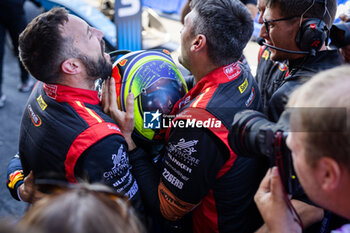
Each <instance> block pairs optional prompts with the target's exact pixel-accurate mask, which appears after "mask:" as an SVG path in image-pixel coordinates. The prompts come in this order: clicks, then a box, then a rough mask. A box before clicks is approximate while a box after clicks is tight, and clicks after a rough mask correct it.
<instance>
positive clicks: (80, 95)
mask: <svg viewBox="0 0 350 233" xmlns="http://www.w3.org/2000/svg"><path fill="white" fill-rule="evenodd" d="M43 88H44V91H45V93H46V95H47V96H48V97H50V98H52V99H54V100H56V101H57V102H72V101H81V102H83V103H88V104H94V105H96V104H99V103H100V99H99V98H98V92H97V91H94V90H86V89H80V88H74V87H68V86H64V85H59V84H46V83H44V85H43Z"/></svg>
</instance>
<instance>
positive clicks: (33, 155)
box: [19, 82, 143, 212]
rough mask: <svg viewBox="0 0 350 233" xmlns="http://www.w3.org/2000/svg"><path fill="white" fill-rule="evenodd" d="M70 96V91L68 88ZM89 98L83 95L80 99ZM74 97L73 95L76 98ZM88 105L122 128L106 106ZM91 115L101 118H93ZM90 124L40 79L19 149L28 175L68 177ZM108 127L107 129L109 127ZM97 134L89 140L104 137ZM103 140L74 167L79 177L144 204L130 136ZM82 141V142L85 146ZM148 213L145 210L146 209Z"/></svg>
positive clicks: (62, 178) (72, 98)
mask: <svg viewBox="0 0 350 233" xmlns="http://www.w3.org/2000/svg"><path fill="white" fill-rule="evenodd" d="M67 88H68V87H66V89H67ZM73 89H74V88H73ZM74 90H77V89H74ZM67 95H69V94H67V92H66V96H67ZM83 96H84V95H83V94H81V95H80V96H79V97H80V98H82V97H83ZM40 97H41V98H42V99H43V101H44V102H45V104H46V105H47V106H46V108H44V109H42V108H41V107H42V106H40V104H39V101H38V99H39V98H40ZM68 98H69V97H68ZM74 98H75V97H74V95H72V96H71V98H69V99H71V100H72V101H73V100H74ZM96 98H97V92H96ZM41 104H43V102H41ZM84 106H85V109H89V111H90V112H93V113H94V114H96V115H97V116H98V117H100V118H101V119H102V120H103V122H110V123H111V124H108V127H112V128H113V127H116V125H114V121H113V120H112V119H111V118H110V117H109V116H108V115H106V114H104V113H103V111H102V108H101V106H100V105H98V104H97V105H93V104H89V103H85V104H84ZM89 111H87V112H89ZM97 116H96V117H97ZM90 117H91V119H95V118H94V117H93V116H90ZM32 119H34V120H32ZM35 119H40V125H35V124H34V123H35V122H36V120H35ZM96 122H97V121H96ZM89 127H90V125H89V124H88V123H87V122H86V121H85V120H84V118H83V117H82V116H80V115H79V113H78V112H77V111H75V109H74V108H73V107H72V106H71V105H70V104H68V103H67V102H57V101H55V100H54V99H51V98H50V97H49V96H47V95H46V93H45V92H44V90H43V84H42V83H41V82H39V83H38V84H37V86H36V87H35V89H34V90H33V92H32V94H31V96H30V97H29V100H28V103H27V106H26V109H25V111H24V114H23V117H22V123H21V130H20V142H19V153H20V156H21V163H22V166H23V171H24V174H25V175H27V174H28V173H29V172H30V171H33V173H34V177H35V179H55V180H63V181H67V178H66V170H65V161H66V157H67V153H68V151H69V149H70V148H71V146H72V144H73V143H75V139H76V138H77V137H78V136H79V135H80V134H81V133H83V132H85V131H86V130H87V129H89ZM113 129H114V128H113ZM103 130H107V129H105V128H103ZM93 133H94V132H92V133H91V136H90V137H88V135H87V138H88V139H89V138H96V137H98V136H97V134H96V135H94V134H93ZM97 139H98V141H97V142H96V143H95V144H92V145H91V146H90V147H89V148H88V149H86V150H85V151H84V152H83V154H81V155H80V157H79V159H78V162H77V164H75V165H76V166H75V167H74V173H75V174H74V175H76V178H77V179H78V181H79V179H82V180H84V179H88V180H90V181H91V182H103V183H105V184H106V185H109V186H111V187H112V188H114V189H115V190H116V191H117V192H120V193H124V194H125V195H126V196H127V197H128V198H130V199H131V200H132V201H134V203H137V206H135V207H140V205H139V202H140V196H139V192H138V185H137V183H136V180H135V178H134V177H133V176H132V174H131V171H130V169H131V165H130V164H129V154H128V150H127V143H126V141H125V139H124V138H123V137H122V136H121V135H119V134H116V133H113V134H111V135H110V136H107V137H104V138H97ZM84 142H85V141H84ZM86 143H88V142H86ZM77 145H78V146H80V144H77ZM81 146H84V145H81ZM77 153H78V152H77ZM140 208H142V207H140ZM139 211H140V209H139ZM142 211H143V210H142V209H141V211H140V212H142Z"/></svg>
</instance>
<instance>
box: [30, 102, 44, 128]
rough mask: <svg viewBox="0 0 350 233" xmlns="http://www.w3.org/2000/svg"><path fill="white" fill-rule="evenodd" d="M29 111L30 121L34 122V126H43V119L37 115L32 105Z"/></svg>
mask: <svg viewBox="0 0 350 233" xmlns="http://www.w3.org/2000/svg"><path fill="white" fill-rule="evenodd" d="M27 110H28V114H29V116H30V119H31V120H32V122H33V124H34V125H35V126H36V127H39V126H40V125H41V119H40V117H39V116H38V115H37V114H35V112H34V110H33V108H32V106H31V105H30V104H29V105H28V107H27Z"/></svg>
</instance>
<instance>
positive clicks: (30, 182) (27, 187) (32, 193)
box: [18, 171, 45, 204]
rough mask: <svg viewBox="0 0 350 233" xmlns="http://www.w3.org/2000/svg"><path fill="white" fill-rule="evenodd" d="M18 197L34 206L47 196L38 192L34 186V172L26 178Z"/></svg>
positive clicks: (20, 187) (19, 189) (19, 188)
mask: <svg viewBox="0 0 350 233" xmlns="http://www.w3.org/2000/svg"><path fill="white" fill-rule="evenodd" d="M18 195H19V197H20V198H21V200H22V201H25V202H29V203H32V204H33V203H34V202H36V201H38V200H39V199H41V198H42V197H44V196H45V194H44V193H41V192H39V191H38V190H37V188H36V186H35V184H34V175H33V171H31V172H30V173H29V174H28V175H27V176H26V177H25V178H24V181H23V184H21V185H20V186H19V187H18Z"/></svg>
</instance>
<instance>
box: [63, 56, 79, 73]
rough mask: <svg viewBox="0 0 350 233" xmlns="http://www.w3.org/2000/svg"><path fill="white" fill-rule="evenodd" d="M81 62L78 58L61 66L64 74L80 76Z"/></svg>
mask: <svg viewBox="0 0 350 233" xmlns="http://www.w3.org/2000/svg"><path fill="white" fill-rule="evenodd" d="M81 66H82V64H81V62H80V61H79V60H78V59H76V58H69V59H67V60H65V61H64V62H63V63H62V64H61V69H62V71H63V73H66V74H78V73H80V72H81Z"/></svg>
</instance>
